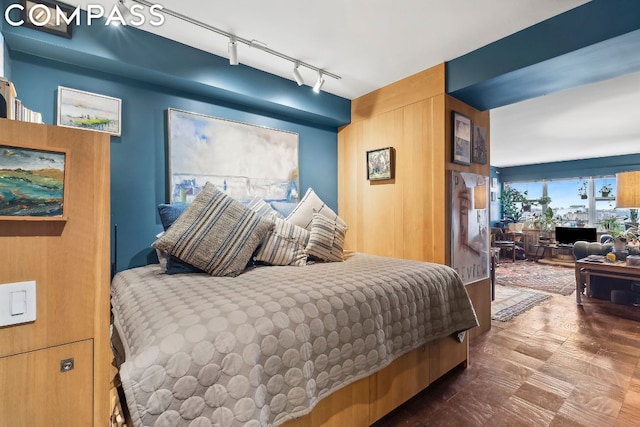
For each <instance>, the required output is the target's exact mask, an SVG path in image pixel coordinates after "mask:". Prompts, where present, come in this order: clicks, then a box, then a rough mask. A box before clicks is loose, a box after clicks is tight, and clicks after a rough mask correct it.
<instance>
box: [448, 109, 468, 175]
mask: <svg viewBox="0 0 640 427" xmlns="http://www.w3.org/2000/svg"><path fill="white" fill-rule="evenodd" d="M471 129H472V122H471V118H469V117H467V116H465V115H463V114H460V113H458V112H457V111H454V112H453V137H452V141H451V145H452V151H453V159H452V160H453V163H458V164H461V165H467V166H468V165H471Z"/></svg>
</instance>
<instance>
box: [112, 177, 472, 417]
mask: <svg viewBox="0 0 640 427" xmlns="http://www.w3.org/2000/svg"><path fill="white" fill-rule="evenodd" d="M309 200H315V201H312V202H310V201H309ZM259 202H260V203H257V204H256V205H255V206H254V203H248V207H247V206H244V205H243V204H241V203H239V202H238V201H235V200H233V199H231V198H230V197H228V196H226V195H224V194H223V193H222V192H220V191H219V190H217V189H215V188H214V187H213V186H211V185H206V186H205V188H204V189H203V190H202V192H201V193H200V194H199V195H198V196H197V197H196V198H195V199H194V201H193V202H192V203H191V204H190V205H189V206H188V207H186V208H184V210H183V211H182V212H181V213H179V214H178V213H175V212H174V213H169V214H167V213H166V212H165V208H167V207H166V206H162V205H161V207H159V209H160V210H159V212H160V216H161V219H162V222H163V226H164V228H165V232H164V234H162V235H160V237H159V238H158V239H157V240H156V241H155V242H154V244H153V246H154V247H155V248H156V249H158V250H159V251H160V250H162V251H166V260H167V264H166V266H161V265H159V264H152V265H148V266H144V267H138V268H133V269H130V270H126V271H123V272H120V273H118V274H117V275H116V276H115V277H114V279H113V282H112V286H111V304H112V311H113V319H114V320H113V324H114V327H115V328H114V329H115V331H116V332H117V333H116V334H115V336H116V337H117V338H118V339H117V340H115V341H116V342H120V343H121V345H119V346H118V348H119V349H120V351H119V352H118V354H121V355H122V356H123V357H121V358H117V361H118V365H119V376H120V380H121V383H122V388H123V391H124V395H125V397H126V404H127V407H128V410H129V413H130V415H131V419H132V421H133V424H134V425H136V426H156V427H164V426H167V427H168V426H185V427H205V426H212V425H216V426H247V427H254V426H256V427H257V426H279V425H282V424H284V423H287V422H293V423H295V424H296V425H309V426H312V425H320V424H325V423H328V419H329V418H332V419H333V422H334V423H335V425H345V423H346V424H349V425H363V426H364V425H369V424H370V423H372V422H373V421H375V420H376V419H378V418H379V417H380V416H382V415H384V414H385V413H387V412H388V411H389V410H390V409H392V408H393V407H395V406H397V405H398V404H400V403H401V402H402V401H404V400H406V398H408V397H410V396H411V395H412V394H415V392H417V391H419V390H420V389H422V388H424V387H425V386H426V385H428V383H430V382H431V381H432V380H433V379H434V378H436V377H438V376H440V375H441V374H442V373H444V372H446V371H448V370H449V369H451V368H452V367H453V366H455V365H456V364H459V363H465V362H466V360H467V358H468V339H465V338H464V332H465V331H467V330H469V329H470V328H473V327H475V326H477V325H478V322H477V318H476V314H475V312H474V309H473V307H472V304H471V301H470V299H469V296H468V294H467V292H466V289H465V287H464V285H463V284H462V281H461V280H460V277H459V276H458V275H457V274H456V272H455V271H454V270H453V269H452V268H450V267H447V266H444V265H440V264H432V263H427V262H421V261H410V260H402V259H394V258H385V257H379V256H373V255H366V254H361V253H355V254H353V253H352V254H348V255H346V254H345V252H344V251H343V244H344V236H345V234H346V230H347V228H348V226H347V225H346V224H344V222H343V221H342V220H341V219H340V218H339V217H338V216H337V215H336V214H335V213H334V212H333V211H331V210H330V209H328V208H327V207H326V206H325V205H324V204H323V203H321V201H320V200H319V199H318V198H315V199H314V196H313V194H311V195H310V192H307V194H306V195H305V197H304V198H303V199H302V201H301V202H300V203H299V204H298V205H297V206H296V208H295V209H294V210H293V211H292V212H291V213H290V214H289V215H288V216H287V218H286V220H285V219H281V218H277V217H276V216H275V215H274V214H273V212H272V210H271V208H269V207H267V206H265V203H264V201H262V200H260V201H259ZM167 209H169V210H172V209H175V207H174V206H169V207H168V208H167ZM167 218H170V220H168V221H165V219H167ZM161 257H162V258H164V257H165V255H164V254H163V255H161ZM174 258H175V259H174ZM172 260H173V261H172ZM171 262H182V263H183V265H179V266H178V269H177V270H175V269H174V267H176V266H172V265H171ZM185 268H186V269H190V270H189V273H188V274H187V273H185V271H187V270H185ZM453 343H455V344H453ZM454 355H455V356H454ZM407 368H409V370H407ZM431 368H433V369H431ZM394 381H395V385H393V383H394ZM410 383H411V384H412V385H411V386H410ZM389 392H391V393H392V395H391V396H390V395H388V393H389ZM316 407H317V409H314V408H316ZM318 411H320V412H319V413H321V414H322V416H317V413H318ZM353 411H356V412H357V414H355V413H354V412H353ZM335 417H338V418H335Z"/></svg>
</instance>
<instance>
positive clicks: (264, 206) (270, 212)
mask: <svg viewBox="0 0 640 427" xmlns="http://www.w3.org/2000/svg"><path fill="white" fill-rule="evenodd" d="M246 206H247V208H249V209H251V210H252V211H254V212H256V213H258V214H259V215H260V216H261V217H264V218H268V219H270V220H272V221H273V220H274V219H275V218H280V219H284V216H282V215H281V214H280V212H278V211H276V210H275V209H273V208H272V207H271V205H270V204H269V203H267V202H265V201H264V200H263V199H262V198H260V197H258V196H255V197H254V198H253V199H251V200H250V201H249V203H247V204H246Z"/></svg>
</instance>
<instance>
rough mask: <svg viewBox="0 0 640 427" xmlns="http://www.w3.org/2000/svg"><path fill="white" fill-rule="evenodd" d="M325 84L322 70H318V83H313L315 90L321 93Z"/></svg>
mask: <svg viewBox="0 0 640 427" xmlns="http://www.w3.org/2000/svg"><path fill="white" fill-rule="evenodd" d="M323 84H324V79H323V78H322V71H318V80H316V84H315V85H313V91H314V92H315V93H320V89H322V85H323Z"/></svg>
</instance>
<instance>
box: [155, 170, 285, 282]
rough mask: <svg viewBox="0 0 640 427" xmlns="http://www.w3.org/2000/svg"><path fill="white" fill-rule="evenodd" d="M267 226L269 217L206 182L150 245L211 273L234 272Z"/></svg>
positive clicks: (244, 261) (266, 229)
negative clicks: (183, 209) (261, 215)
mask: <svg viewBox="0 0 640 427" xmlns="http://www.w3.org/2000/svg"><path fill="white" fill-rule="evenodd" d="M271 228H273V221H270V220H268V219H266V218H262V217H260V215H258V214H257V213H255V212H254V211H252V210H250V209H247V208H246V207H245V206H243V205H242V203H240V202H238V201H237V200H234V199H232V198H231V197H229V196H227V195H226V194H224V193H222V192H221V191H219V190H218V189H216V188H215V187H214V185H213V184H211V183H209V182H208V183H207V184H206V185H205V186H204V188H203V189H202V191H201V192H200V193H199V194H198V195H197V196H196V198H195V199H194V200H193V202H192V203H191V204H190V205H189V207H187V209H185V211H184V212H183V213H182V215H180V217H179V218H178V219H176V221H175V222H174V223H173V224H172V226H171V227H170V228H169V229H168V230H167V231H166V232H165V234H164V235H163V236H162V237H160V238H159V239H158V240H156V241H155V242H154V243H153V247H155V248H158V249H162V250H165V251H167V252H169V253H170V254H172V255H175V256H176V257H178V258H179V259H181V260H182V261H185V262H187V263H189V264H191V265H193V266H195V267H198V268H200V269H202V270H204V271H206V272H207V273H209V274H210V275H212V276H237V275H238V274H240V273H242V271H244V269H245V267H246V265H247V263H248V261H249V259H250V258H251V255H252V254H253V251H255V249H256V248H257V247H258V245H259V244H260V241H261V240H262V239H263V238H264V237H265V236H266V234H267V233H268V232H269V231H270V230H271Z"/></svg>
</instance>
